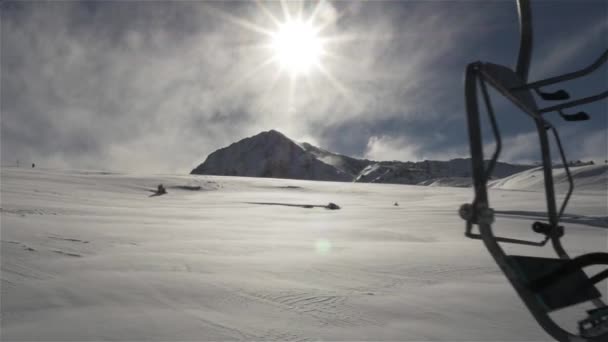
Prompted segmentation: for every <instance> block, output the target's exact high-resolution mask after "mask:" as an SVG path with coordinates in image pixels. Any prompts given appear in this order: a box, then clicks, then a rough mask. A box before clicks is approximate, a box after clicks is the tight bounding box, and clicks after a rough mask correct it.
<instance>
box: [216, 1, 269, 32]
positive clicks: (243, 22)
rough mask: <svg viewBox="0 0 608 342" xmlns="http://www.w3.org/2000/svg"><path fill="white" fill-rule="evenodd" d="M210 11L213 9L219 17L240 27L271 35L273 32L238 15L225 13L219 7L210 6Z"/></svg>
mask: <svg viewBox="0 0 608 342" xmlns="http://www.w3.org/2000/svg"><path fill="white" fill-rule="evenodd" d="M211 11H213V12H214V13H215V14H217V15H218V16H219V17H221V18H223V19H225V20H227V21H230V22H231V23H233V24H236V25H238V26H241V27H243V28H245V29H249V30H251V31H254V32H257V33H261V34H263V35H266V36H272V35H273V34H274V32H272V31H270V30H268V29H266V28H264V27H261V26H258V25H256V24H254V23H252V22H250V21H247V20H245V19H242V18H239V17H237V16H234V15H232V14H230V13H226V12H224V11H222V10H221V9H219V8H215V7H211Z"/></svg>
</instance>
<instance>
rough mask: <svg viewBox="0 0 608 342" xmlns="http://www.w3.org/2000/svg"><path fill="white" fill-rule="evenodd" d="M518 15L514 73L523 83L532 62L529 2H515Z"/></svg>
mask: <svg viewBox="0 0 608 342" xmlns="http://www.w3.org/2000/svg"><path fill="white" fill-rule="evenodd" d="M517 12H518V13H519V54H518V56H517V66H516V67H515V72H516V73H517V74H518V75H519V77H520V78H521V79H522V80H523V81H524V82H527V81H528V74H529V72H530V62H531V61H532V42H533V37H532V10H531V8H530V1H529V0H517Z"/></svg>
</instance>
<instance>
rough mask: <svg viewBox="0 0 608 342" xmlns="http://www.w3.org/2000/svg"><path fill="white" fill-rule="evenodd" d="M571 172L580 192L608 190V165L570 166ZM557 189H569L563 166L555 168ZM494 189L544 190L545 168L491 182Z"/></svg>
mask: <svg viewBox="0 0 608 342" xmlns="http://www.w3.org/2000/svg"><path fill="white" fill-rule="evenodd" d="M570 173H571V174H572V179H573V180H574V188H575V191H576V192H577V193H578V192H580V191H585V192H589V191H592V192H603V193H604V194H605V193H607V192H608V165H584V166H575V167H570ZM553 177H554V183H555V189H556V190H557V191H559V192H564V191H567V190H568V176H567V174H566V170H565V169H564V168H563V167H556V168H554V169H553ZM489 186H490V187H491V188H494V189H510V190H543V189H544V178H543V170H542V168H540V167H537V168H534V169H530V170H526V171H523V172H520V173H517V174H514V175H511V176H509V177H505V178H502V179H498V180H495V181H492V182H490V183H489Z"/></svg>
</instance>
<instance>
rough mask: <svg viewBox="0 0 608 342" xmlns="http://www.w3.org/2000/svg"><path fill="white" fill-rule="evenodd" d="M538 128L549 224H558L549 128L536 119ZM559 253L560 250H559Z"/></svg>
mask: <svg viewBox="0 0 608 342" xmlns="http://www.w3.org/2000/svg"><path fill="white" fill-rule="evenodd" d="M534 122H535V123H536V130H537V131H538V137H539V140H540V150H541V155H542V158H543V174H544V179H545V195H546V197H547V215H548V219H549V224H551V226H553V227H555V226H557V209H556V205H555V188H554V185H553V165H552V163H551V150H550V147H549V139H548V138H547V130H546V126H545V125H544V123H543V122H542V121H540V120H534ZM558 254H559V252H558Z"/></svg>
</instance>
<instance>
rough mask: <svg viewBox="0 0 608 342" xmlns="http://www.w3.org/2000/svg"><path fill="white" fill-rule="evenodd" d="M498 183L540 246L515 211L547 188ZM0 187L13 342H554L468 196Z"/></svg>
mask: <svg viewBox="0 0 608 342" xmlns="http://www.w3.org/2000/svg"><path fill="white" fill-rule="evenodd" d="M159 183H163V184H164V185H165V187H166V188H167V191H168V194H166V195H163V196H157V197H149V196H150V194H151V192H150V190H152V189H154V188H155V187H156V185H157V184H159ZM495 191H496V192H495V193H493V194H492V195H493V196H492V198H493V199H494V200H493V203H492V205H493V207H494V208H496V209H497V210H504V211H503V213H506V214H499V215H497V226H498V227H499V229H501V233H505V234H515V236H517V237H519V238H529V239H533V240H534V239H538V236H536V235H534V233H532V231H531V230H530V222H531V221H532V220H537V219H538V218H536V217H534V218H531V219H529V220H526V219H524V218H522V215H521V213H519V214H518V215H510V214H509V213H508V210H512V211H514V210H521V209H525V210H528V211H529V212H530V213H536V212H542V211H543V207H544V202H543V201H542V194H541V193H538V192H521V191H501V190H495ZM0 194H1V198H2V209H1V210H0V222H1V245H0V246H1V248H0V253H1V255H0V256H1V258H0V260H1V263H0V266H1V273H0V279H1V293H0V295H1V298H2V300H1V301H0V305H1V317H2V319H1V320H0V340H2V341H18V340H20V341H23V340H28V341H41V340H44V341H99V340H115V341H143V340H155V341H161V340H162V341H186V340H187V341H236V340H245V341H286V340H297V341H320V340H325V341H347V340H349V341H352V340H357V341H372V340H373V341H387V340H392V341H422V340H425V341H428V340H431V341H548V340H550V338H549V337H548V336H547V335H546V334H545V333H544V332H543V331H542V329H541V328H539V327H538V325H537V324H536V323H535V321H534V320H533V318H532V316H531V315H530V314H529V313H528V311H527V310H526V309H525V307H524V305H523V304H522V303H521V302H520V300H519V298H518V297H517V295H516V294H515V292H514V291H513V289H512V288H511V287H510V286H509V284H508V282H507V280H506V279H505V277H504V276H503V275H502V274H501V273H500V270H499V269H498V267H497V266H496V264H495V263H494V261H493V260H492V258H491V257H490V256H489V255H488V254H487V252H486V250H485V248H484V247H483V244H482V243H481V242H480V241H477V240H469V239H466V238H465V237H464V236H463V230H464V225H463V222H462V220H461V219H460V218H459V217H458V215H457V209H458V207H459V206H460V204H461V203H464V202H468V201H470V200H471V198H472V191H471V189H459V188H447V187H444V188H436V187H435V188H434V187H420V186H407V185H388V184H359V183H344V182H341V183H338V182H312V181H298V180H285V179H269V178H244V177H213V176H174V175H147V176H146V175H134V174H111V173H104V172H83V171H78V172H71V171H70V172H67V171H60V170H55V171H53V170H39V169H35V170H32V169H16V168H3V169H2V170H1V184H0ZM601 198H603V197H598V196H596V195H582V196H576V197H575V198H573V202H572V204H571V206H570V207H569V208H568V213H570V214H576V217H578V219H576V220H573V221H572V222H571V223H568V230H567V232H568V233H567V234H568V235H567V239H566V243H567V245H566V246H567V248H568V249H569V250H574V251H576V253H582V252H585V251H588V252H589V251H598V250H602V249H604V248H605V243H606V240H605V237H606V235H605V234H606V231H605V230H604V229H594V228H592V227H590V226H588V225H587V220H585V218H593V217H606V216H608V213H606V210H607V209H606V205H605V202H602V201H598V199H601ZM328 202H335V203H337V204H338V205H340V206H341V207H342V209H340V210H326V209H323V208H314V207H313V208H307V207H306V206H304V207H303V206H297V205H298V204H300V205H304V204H326V203H328ZM395 202H398V204H399V205H398V206H394V203H395ZM281 204H292V205H294V206H284V205H281ZM572 217H574V215H572ZM594 222H600V223H601V222H604V221H598V220H596V221H594ZM512 251H514V252H517V253H522V254H526V253H532V254H535V255H539V256H544V255H546V256H549V255H550V254H549V253H548V250H547V249H546V248H545V249H539V248H528V247H517V246H515V247H513V248H512ZM604 290H605V289H604ZM583 309H584V308H583ZM581 312H582V309H581V308H579V309H573V310H572V311H571V310H564V311H560V312H559V317H558V319H559V320H560V321H562V322H565V323H566V325H567V326H569V327H572V328H574V326H575V322H576V321H577V319H580V318H581V317H582V314H581Z"/></svg>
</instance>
